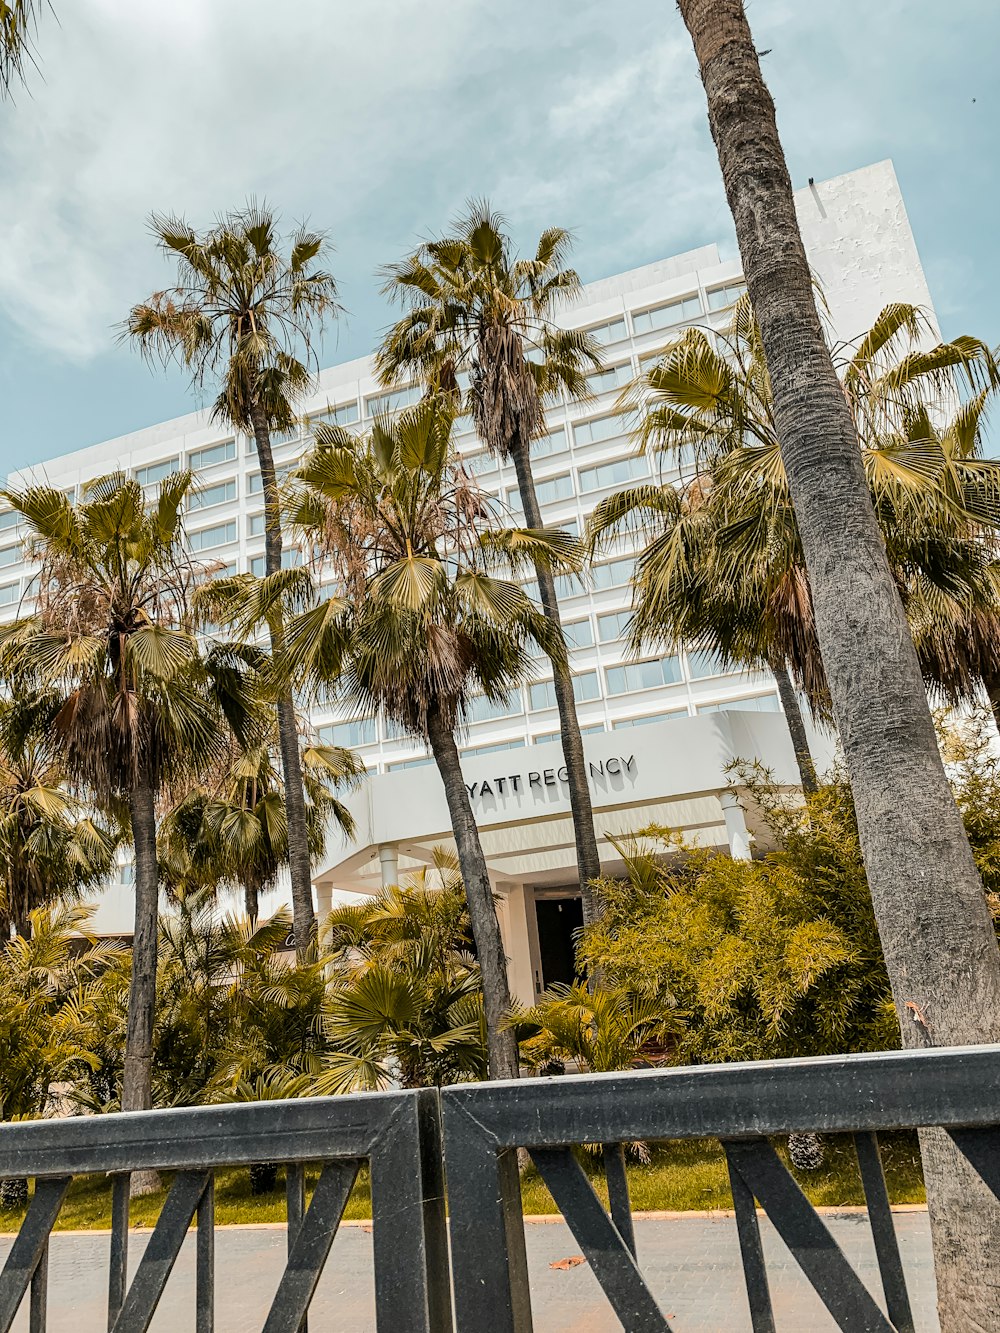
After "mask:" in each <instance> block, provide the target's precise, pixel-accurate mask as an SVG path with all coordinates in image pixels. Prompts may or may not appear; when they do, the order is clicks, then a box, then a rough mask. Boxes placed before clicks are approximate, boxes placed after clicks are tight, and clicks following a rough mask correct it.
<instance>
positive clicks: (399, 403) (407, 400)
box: [365, 384, 421, 417]
mask: <svg viewBox="0 0 1000 1333" xmlns="http://www.w3.org/2000/svg"><path fill="white" fill-rule="evenodd" d="M420 393H421V390H420V385H419V384H411V385H410V386H409V388H406V389H390V391H389V392H388V393H376V394H374V395H373V396H372V397H371V398H366V399H365V416H367V417H374V416H381V415H382V414H383V413H385V412H398V411H399V410H400V409H401V408H404V407H412V406H413V404H414V403H416V402H419V401H420Z"/></svg>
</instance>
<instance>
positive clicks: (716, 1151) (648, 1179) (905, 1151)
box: [0, 1134, 925, 1231]
mask: <svg viewBox="0 0 1000 1333" xmlns="http://www.w3.org/2000/svg"><path fill="white" fill-rule="evenodd" d="M880 1142H881V1145H882V1160H883V1163H884V1165H885V1173H886V1180H887V1182H888V1185H889V1195H890V1198H891V1199H892V1201H893V1203H923V1202H924V1197H925V1196H924V1186H923V1179H922V1176H921V1172H920V1160H919V1156H918V1153H917V1143H916V1137H915V1135H907V1134H895V1135H893V1134H890V1135H885V1136H883V1138H882V1139H881V1140H880ZM777 1147H778V1151H779V1152H780V1153H781V1155H782V1157H783V1158H784V1160H785V1161H786V1163H787V1160H788V1158H787V1153H786V1152H785V1147H784V1143H783V1142H778V1144H777ZM581 1160H582V1161H583V1163H584V1166H585V1168H586V1170H587V1172H588V1174H589V1175H590V1176H591V1178H592V1180H593V1181H594V1185H595V1188H596V1189H597V1191H598V1193H599V1194H600V1195H601V1197H602V1198H603V1199H604V1201H605V1203H607V1193H606V1191H605V1190H604V1187H603V1179H602V1176H601V1171H600V1166H599V1162H598V1160H597V1159H596V1158H594V1157H592V1156H590V1155H589V1154H586V1153H582V1154H581ZM317 1175H318V1171H313V1172H309V1173H307V1188H308V1189H310V1190H311V1189H312V1187H313V1185H315V1183H316V1178H317ZM793 1175H795V1178H796V1179H797V1180H798V1182H799V1184H800V1185H801V1186H802V1188H803V1189H804V1190H805V1192H806V1194H807V1195H808V1196H809V1198H810V1199H811V1200H812V1202H813V1203H815V1204H820V1205H827V1206H832V1207H836V1206H838V1205H850V1204H862V1203H864V1195H863V1193H862V1189H861V1181H860V1178H859V1176H858V1168H857V1162H856V1160H855V1158H854V1151H853V1148H852V1146H851V1143H850V1140H849V1139H845V1138H842V1137H833V1136H831V1137H829V1138H827V1139H826V1162H825V1164H824V1166H823V1167H822V1168H821V1169H820V1170H819V1171H811V1172H796V1171H793ZM628 1176H629V1186H630V1188H631V1192H632V1206H633V1208H634V1209H635V1210H636V1211H637V1212H645V1211H653V1210H656V1209H666V1210H671V1211H678V1212H684V1211H689V1210H691V1209H717V1208H731V1207H732V1197H731V1195H730V1192H729V1179H728V1176H727V1173H726V1163H725V1159H724V1157H723V1155H722V1150H721V1149H720V1148H719V1146H718V1144H717V1143H715V1142H714V1140H709V1139H693V1140H688V1141H684V1142H673V1143H670V1144H664V1145H662V1146H657V1147H654V1149H653V1154H652V1160H651V1161H650V1162H649V1164H648V1165H642V1164H640V1163H639V1162H637V1161H634V1160H630V1163H629V1168H628ZM521 1192H522V1199H523V1204H524V1211H525V1212H526V1213H554V1212H556V1207H555V1204H554V1203H553V1201H552V1197H551V1195H550V1194H549V1192H548V1190H547V1189H546V1188H545V1186H544V1184H543V1183H542V1180H541V1178H540V1176H539V1175H538V1173H537V1172H536V1171H535V1170H534V1168H533V1167H532V1168H529V1170H528V1171H526V1172H525V1174H524V1178H523V1180H522V1188H521ZM163 1198H164V1195H163V1193H160V1194H152V1195H149V1196H148V1197H147V1198H144V1199H136V1200H134V1201H133V1203H132V1212H131V1217H132V1225H133V1226H144V1227H149V1226H152V1225H153V1223H154V1222H155V1221H156V1218H157V1216H158V1215H159V1212H160V1208H161V1207H162V1205H163ZM215 1215H216V1222H217V1223H218V1224H219V1225H220V1226H223V1225H227V1224H232V1223H236V1222H284V1220H285V1192H284V1177H283V1173H280V1172H279V1175H278V1184H277V1187H276V1188H275V1189H274V1191H273V1192H272V1193H270V1194H265V1195H260V1196H256V1197H255V1196H253V1195H252V1194H251V1193H250V1182H249V1177H248V1174H247V1172H246V1171H245V1170H237V1171H220V1172H218V1174H217V1176H216V1183H215ZM22 1216H23V1213H21V1212H14V1211H8V1212H0V1231H14V1230H16V1229H17V1227H18V1225H19V1224H20V1221H21V1218H22ZM345 1216H346V1217H348V1218H367V1217H371V1193H370V1189H369V1182H368V1172H367V1169H364V1168H363V1169H362V1171H361V1173H360V1175H359V1177H358V1182H357V1185H356V1186H355V1188H354V1192H353V1194H352V1195H351V1198H350V1201H349V1202H348V1205H347V1211H346V1213H345ZM110 1225H111V1186H110V1184H109V1182H108V1180H107V1178H106V1177H104V1176H88V1177H81V1178H80V1179H78V1180H77V1181H75V1182H74V1184H73V1186H72V1187H71V1189H70V1192H69V1194H68V1196H67V1198H66V1202H65V1203H64V1204H63V1208H62V1212H61V1213H60V1215H59V1220H58V1221H57V1222H56V1230H57V1231H67V1230H83V1229H91V1228H101V1227H104V1228H107V1227H110Z"/></svg>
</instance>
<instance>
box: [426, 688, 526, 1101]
mask: <svg viewBox="0 0 1000 1333" xmlns="http://www.w3.org/2000/svg"><path fill="white" fill-rule="evenodd" d="M427 739H428V741H430V746H431V753H432V754H433V755H434V759H435V762H436V763H437V767H438V772H439V773H440V774H441V781H442V782H443V783H444V790H445V796H446V797H447V800H448V813H449V814H450V815H451V827H452V830H453V832H454V834H455V846H456V848H457V850H458V864H459V866H460V868H461V871H462V879H463V881H464V883H465V898H466V902H467V904H468V908H469V920H470V922H471V924H472V938H473V939H474V940H475V942H476V956H477V958H478V960H479V970H480V972H481V974H482V979H483V1008H484V1009H485V1011H486V1048H487V1054H488V1056H489V1069H490V1078H517V1076H518V1058H517V1041H516V1040H515V1037H514V1033H513V1032H512V1031H510V1029H509V1028H508V1027H507V1026H506V1025H507V1022H508V1016H509V1013H510V986H509V985H508V982H507V956H506V954H505V953H504V947H503V939H502V937H501V935H500V922H499V921H498V920H497V913H496V907H495V906H494V903H493V886H492V885H491V884H490V875H489V871H488V870H487V868H486V857H485V856H484V855H483V848H482V844H481V843H480V841H479V829H478V828H477V827H476V817H475V815H474V814H473V813H472V802H471V801H470V800H469V789H468V788H467V787H466V785H465V776H464V774H463V773H462V765H461V763H460V761H459V757H458V746H457V745H456V744H455V735H454V732H453V731H452V729H451V727H450V726H449V725H448V723H447V721H446V720H445V718H444V717H443V716H442V713H441V709H440V708H439V707H438V705H437V704H434V705H432V707H431V708H430V709H429V710H428V713H427Z"/></svg>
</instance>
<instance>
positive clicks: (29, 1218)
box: [0, 1089, 451, 1333]
mask: <svg viewBox="0 0 1000 1333" xmlns="http://www.w3.org/2000/svg"><path fill="white" fill-rule="evenodd" d="M261 1161H265V1162H275V1163H276V1164H279V1165H280V1164H283V1163H284V1164H287V1168H288V1197H289V1204H290V1208H289V1223H290V1226H289V1242H290V1245H289V1254H288V1260H287V1264H286V1268H285V1272H284V1275H283V1277H282V1279H281V1282H280V1284H279V1292H278V1297H277V1298H276V1304H275V1310H274V1311H273V1312H272V1315H271V1316H268V1315H267V1312H266V1311H261V1322H260V1324H259V1325H258V1327H260V1328H263V1327H264V1325H265V1320H266V1322H267V1328H268V1329H269V1330H272V1329H274V1330H277V1329H282V1330H286V1331H287V1333H298V1330H299V1329H301V1328H302V1326H303V1324H304V1321H305V1318H306V1312H307V1310H308V1306H309V1301H310V1299H311V1298H312V1295H313V1293H314V1291H315V1288H316V1283H317V1282H318V1280H319V1277H320V1275H321V1272H322V1269H323V1264H324V1262H325V1261H326V1258H327V1256H328V1253H329V1250H330V1246H331V1244H332V1241H333V1236H334V1234H335V1232H336V1229H337V1225H338V1224H339V1221H340V1218H341V1216H342V1213H343V1209H344V1207H345V1206H346V1204H347V1200H348V1197H349V1195H350V1191H351V1188H352V1186H353V1184H354V1181H355V1178H356V1176H357V1173H358V1169H359V1167H360V1165H361V1163H362V1162H365V1161H367V1162H368V1164H369V1168H370V1171H371V1177H372V1199H373V1213H374V1241H375V1251H376V1275H375V1276H376V1282H375V1286H376V1306H377V1309H376V1319H377V1328H378V1333H449V1330H450V1328H451V1285H450V1278H449V1270H448V1244H447V1226H446V1221H445V1207H444V1184H443V1164H442V1153H441V1132H440V1110H439V1104H438V1096H437V1092H436V1091H435V1090H433V1089H425V1090H420V1091H415V1092H385V1093H365V1094H358V1095H356V1096H344V1097H322V1098H320V1097H316V1098H307V1099H303V1100H301V1101H292V1100H288V1101H272V1102H260V1103H244V1104H239V1105H228V1106H211V1107H189V1108H183V1109H180V1110H166V1111H139V1112H123V1113H119V1114H115V1115H106V1116H88V1117H79V1118H73V1119H66V1120H58V1121H55V1120H46V1121H33V1122H24V1123H21V1122H18V1123H10V1124H4V1125H2V1126H0V1175H5V1176H26V1177H28V1178H29V1179H30V1178H32V1177H34V1178H35V1192H34V1197H33V1199H32V1201H31V1205H30V1207H29V1209H28V1212H27V1215H26V1216H25V1219H24V1222H23V1223H22V1226H21V1230H20V1233H19V1235H18V1237H17V1238H16V1239H15V1241H14V1244H13V1246H12V1247H11V1250H10V1253H9V1254H8V1256H7V1262H6V1265H5V1267H4V1269H3V1272H2V1273H0V1333H8V1330H9V1329H10V1327H11V1325H12V1324H13V1321H14V1319H15V1318H16V1316H17V1313H18V1310H19V1309H20V1307H21V1303H22V1301H23V1300H24V1298H25V1296H26V1294H27V1293H28V1290H29V1287H30V1290H31V1295H30V1303H31V1314H30V1330H31V1333H45V1325H46V1317H47V1309H46V1276H47V1272H46V1269H47V1263H46V1261H47V1245H48V1238H49V1233H50V1231H51V1229H52V1226H53V1223H54V1222H55V1219H56V1216H57V1215H58V1211H59V1207H60V1206H61V1204H62V1201H63V1198H64V1197H65V1193H66V1190H67V1189H68V1188H69V1186H70V1184H71V1182H72V1179H73V1177H74V1176H76V1175H87V1174H97V1173H100V1174H106V1175H110V1177H111V1193H112V1234H111V1244H110V1255H109V1264H108V1324H107V1326H108V1329H109V1330H110V1331H111V1333H142V1330H145V1329H147V1328H148V1327H149V1326H150V1323H151V1322H152V1320H153V1318H154V1316H155V1314H156V1311H157V1309H158V1308H159V1307H160V1306H161V1305H162V1304H163V1296H164V1291H165V1290H166V1288H167V1283H168V1280H169V1277H170V1273H171V1270H172V1268H173V1266H174V1264H175V1263H176V1260H177V1257H178V1254H179V1253H180V1250H181V1247H182V1245H183V1244H184V1242H185V1239H186V1237H187V1236H188V1234H189V1231H190V1228H191V1225H192V1222H193V1221H194V1219H195V1217H197V1230H196V1233H195V1236H194V1238H193V1241H194V1246H195V1269H196V1283H195V1328H196V1330H197V1333H213V1329H214V1326H215V1286H216V1274H215V1215H214V1214H215V1207H214V1175H215V1172H216V1170H217V1169H218V1168H220V1167H222V1168H226V1167H230V1168H231V1167H238V1166H250V1165H251V1164H252V1163H255V1162H261ZM306 1163H314V1164H315V1165H317V1166H318V1167H320V1183H319V1185H318V1186H317V1189H316V1191H315V1192H314V1194H313V1198H312V1200H311V1202H310V1203H309V1207H308V1208H306V1194H305V1165H306ZM140 1170H154V1171H161V1172H172V1173H175V1174H174V1179H173V1183H172V1185H171V1188H170V1192H169V1193H168V1195H167V1199H166V1201H165V1203H164V1205H163V1208H162V1211H161V1213H160V1217H159V1219H158V1221H157V1223H156V1226H155V1227H154V1230H153V1232H152V1235H151V1236H150V1237H149V1239H148V1241H147V1243H146V1248H145V1250H144V1251H143V1254H142V1258H141V1260H140V1262H139V1265H138V1267H137V1269H136V1272H135V1276H134V1278H133V1279H132V1282H131V1284H129V1282H128V1243H129V1226H128V1224H129V1180H130V1176H131V1174H132V1173H133V1172H135V1171H140ZM42 1173H44V1174H42Z"/></svg>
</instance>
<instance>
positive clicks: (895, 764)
mask: <svg viewBox="0 0 1000 1333" xmlns="http://www.w3.org/2000/svg"><path fill="white" fill-rule="evenodd" d="M678 2H679V7H680V11H681V14H682V16H683V18H684V22H685V23H686V24H687V27H688V30H689V32H690V33H691V37H692V39H693V42H694V48H695V54H696V55H697V58H698V63H699V66H700V70H701V77H702V82H703V83H704V85H705V92H706V95H707V99H708V112H709V123H710V125H711V130H712V136H713V138H714V140H715V144H716V148H717V150H718V155H719V162H720V165H721V168H722V176H723V180H724V182H725V187H726V193H727V196H728V199H729V206H730V209H731V211H732V214H733V218H734V220H735V223H736V235H737V240H738V242H739V246H740V253H741V255H742V258H743V269H744V273H745V274H746V280H747V287H748V289H749V292H750V298H751V300H752V302H753V305H754V310H755V312H756V315H757V319H758V322H759V324H760V330H761V338H762V342H763V345H764V352H765V356H766V359H767V368H768V371H769V373H770V378H771V385H772V392H773V397H774V414H775V423H776V426H777V433H778V437H779V439H780V440H781V453H782V459H783V461H784V465H785V470H786V473H787V475H788V483H789V487H790V490H791V495H792V500H793V503H794V505H795V514H796V518H797V521H798V525H799V531H800V534H801V537H802V546H803V551H804V553H805V559H806V567H807V570H808V574H809V582H810V587H811V589H812V594H813V602H814V607H815V613H816V627H817V632H818V637H819V642H820V648H821V651H822V654H823V660H824V662H825V664H826V668H827V675H828V678H829V683H830V692H831V696H832V699H833V707H834V714H835V717H836V721H837V726H838V729H839V732H840V737H841V742H842V745H843V748H844V758H845V762H846V766H847V771H848V775H849V777H850V781H851V788H852V791H853V795H854V805H855V809H856V812H857V819H858V831H859V834H860V838H861V848H862V853H863V855H864V862H865V869H866V872H867V875H868V883H869V886H870V888H871V894H872V900H873V904H874V908H875V915H876V919H877V921H878V927H879V934H880V936H881V940H882V948H883V952H884V955H885V961H886V965H887V968H888V972H889V977H890V981H891V983H892V990H893V997H894V1000H895V1004H896V1011H897V1014H898V1016H899V1021H900V1027H901V1030H902V1034H903V1043H904V1045H906V1046H921V1045H942V1046H945V1045H965V1044H975V1043H978V1042H993V1041H997V1040H998V1038H1000V954H998V951H997V941H996V937H995V935H994V932H993V927H992V923H991V920H990V916H989V913H988V911H987V908H986V903H985V899H984V896H983V889H982V884H981V882H980V879H979V875H978V873H977V871H976V866H975V862H974V860H973V857H972V853H971V851H970V849H969V843H968V840H967V838H966V836H965V830H964V828H963V826H962V821H961V819H960V817H959V814H958V811H957V809H956V807H955V802H954V799H953V797H952V794H951V791H950V789H949V786H948V782H947V779H946V777H945V773H944V769H943V766H942V763H941V758H940V755H939V753H938V748H937V742H936V738H935V735H934V728H933V725H932V722H931V718H930V713H929V710H928V707H927V698H926V694H925V692H924V684H923V681H922V679H921V675H920V669H919V666H918V663H917V656H916V652H915V650H914V647H913V640H912V638H911V637H910V633H909V630H908V627H907V624H906V617H905V615H904V613H903V608H902V604H901V602H900V600H899V596H898V593H897V591H896V588H895V585H894V583H893V580H892V575H891V573H890V570H889V566H888V562H887V560H886V556H885V550H884V547H883V545H882V540H881V535H880V532H879V528H878V524H877V521H876V519H875V515H874V513H873V511H872V507H871V502H870V499H869V494H868V487H867V485H866V482H865V476H864V471H863V468H862V461H861V452H860V449H859V445H858V438H857V433H856V431H855V427H854V422H853V419H852V416H851V412H850V409H849V407H848V405H847V401H846V399H845V397H844V394H843V392H842V389H841V386H840V383H839V381H838V379H837V375H836V371H835V369H834V366H833V363H832V360H831V357H830V353H829V350H828V348H827V345H826V342H825V340H824V337H823V331H822V327H821V324H820V320H819V316H818V314H817V311H816V304H815V299H814V294H813V287H812V275H811V273H810V269H809V264H808V260H807V259H806V254H805V250H804V248H803V245H802V238H801V235H800V233H799V228H798V221H797V218H796V214H795V205H794V200H793V196H792V187H791V182H790V180H789V176H788V169H787V166H786V164H785V159H784V154H783V152H782V148H781V142H780V140H779V138H778V131H777V126H776V123H775V116H774V104H773V102H772V101H771V97H770V94H769V93H768V90H767V87H766V86H765V84H764V80H763V78H762V77H761V73H760V65H759V62H758V59H757V53H756V51H755V49H754V44H753V38H752V35H751V32H750V28H749V25H748V23H747V20H746V15H745V13H744V9H743V4H742V3H741V0H678ZM908 1005H912V1008H909V1009H908V1008H907V1006H908ZM921 1143H922V1149H923V1153H924V1170H925V1177H926V1179H927V1183H928V1199H929V1207H930V1216H931V1227H932V1234H933V1239H934V1249H935V1257H936V1263H937V1277H938V1301H939V1313H940V1316H941V1325H942V1329H943V1330H944V1331H945V1333H952V1331H953V1330H959V1329H961V1330H962V1331H963V1333H966V1331H967V1330H976V1329H986V1328H990V1329H996V1328H998V1327H1000V1315H998V1313H997V1311H998V1308H1000V1306H998V1295H1000V1251H998V1250H997V1247H996V1245H995V1244H994V1242H993V1238H994V1237H995V1236H996V1235H997V1234H998V1231H1000V1202H998V1200H997V1199H995V1198H994V1197H993V1196H992V1194H991V1193H990V1192H989V1190H988V1189H987V1188H986V1186H985V1185H984V1184H983V1182H982V1180H981V1179H980V1178H979V1177H978V1175H977V1174H976V1173H975V1172H974V1171H973V1170H972V1169H971V1167H969V1165H968V1164H967V1162H966V1160H965V1159H964V1158H963V1157H962V1156H961V1154H960V1153H958V1151H957V1150H956V1149H955V1148H954V1147H953V1145H952V1144H951V1142H950V1140H947V1139H946V1137H945V1135H944V1133H943V1132H942V1131H931V1132H929V1133H925V1134H923V1135H922V1140H921Z"/></svg>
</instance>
